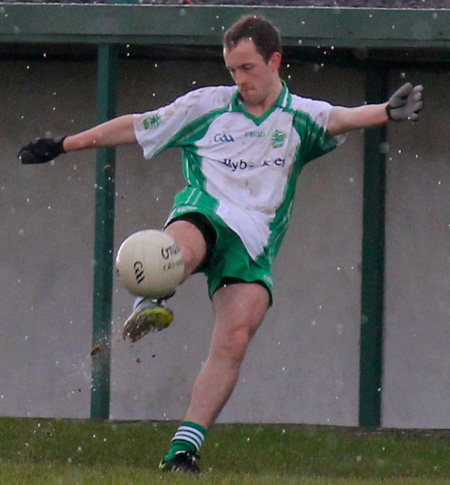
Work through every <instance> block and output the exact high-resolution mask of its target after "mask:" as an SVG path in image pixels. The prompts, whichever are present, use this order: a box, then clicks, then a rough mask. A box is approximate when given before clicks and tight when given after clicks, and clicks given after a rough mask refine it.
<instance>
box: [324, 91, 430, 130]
mask: <svg viewBox="0 0 450 485" xmlns="http://www.w3.org/2000/svg"><path fill="white" fill-rule="evenodd" d="M422 91H423V87H422V86H420V85H417V86H414V87H413V85H412V84H411V83H406V84H404V85H403V86H402V87H401V88H400V89H398V90H397V91H396V92H395V93H394V94H393V95H392V96H391V97H390V98H389V100H388V101H387V102H386V103H382V104H367V105H363V106H357V107H355V108H346V107H343V106H335V107H334V108H333V109H332V110H331V113H330V117H329V120H328V127H327V132H328V134H329V135H331V136H336V135H340V134H342V133H347V132H349V131H352V130H357V129H365V128H370V127H372V126H377V125H382V124H384V123H387V122H388V121H389V120H391V121H407V120H409V121H418V120H419V115H418V113H419V111H420V110H421V109H422V108H423V101H422Z"/></svg>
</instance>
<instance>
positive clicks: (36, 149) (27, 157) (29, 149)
mask: <svg viewBox="0 0 450 485" xmlns="http://www.w3.org/2000/svg"><path fill="white" fill-rule="evenodd" d="M64 138H66V137H65V136H60V137H59V138H39V139H37V140H36V141H32V142H30V143H28V145H25V146H24V147H22V148H21V149H20V151H19V154H18V157H19V160H20V161H21V162H22V163H23V164H24V165H30V164H34V163H45V162H49V161H50V160H53V159H55V158H56V157H57V156H58V155H61V153H66V151H65V150H64V147H63V143H64Z"/></svg>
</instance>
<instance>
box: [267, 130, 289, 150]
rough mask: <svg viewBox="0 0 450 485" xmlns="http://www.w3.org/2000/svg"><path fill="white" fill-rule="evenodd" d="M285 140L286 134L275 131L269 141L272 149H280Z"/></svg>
mask: <svg viewBox="0 0 450 485" xmlns="http://www.w3.org/2000/svg"><path fill="white" fill-rule="evenodd" d="M285 140H286V133H285V132H284V131H280V130H275V131H274V132H273V134H272V138H271V139H270V141H271V143H272V147H273V148H280V147H282V146H283V145H284V142H285Z"/></svg>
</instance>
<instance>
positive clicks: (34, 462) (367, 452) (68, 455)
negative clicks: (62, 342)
mask: <svg viewBox="0 0 450 485" xmlns="http://www.w3.org/2000/svg"><path fill="white" fill-rule="evenodd" d="M175 427H176V426H175V425H173V424H170V423H150V422H137V423H136V422H124V423H123V422H120V423H119V422H95V421H79V420H54V419H34V418H33V419H26V418H3V419H0V484H8V485H10V484H11V485H13V484H21V485H22V484H26V485H28V484H30V485H34V484H36V485H38V484H39V485H44V484H45V485H47V484H64V485H72V484H83V485H87V484H95V485H103V484H111V485H125V484H144V483H145V484H152V483H171V484H172V483H173V484H185V483H191V482H192V483H198V484H202V483H207V484H255V485H256V484H261V485H262V484H264V485H266V484H269V485H270V484H281V483H283V484H301V485H303V484H304V485H324V484H330V485H340V484H342V485H344V484H345V485H354V484H355V485H356V484H364V485H372V484H383V485H388V484H389V485H390V484H402V485H422V484H433V485H438V484H449V485H450V434H449V433H446V432H425V431H424V432H417V431H393V430H385V431H377V432H364V431H359V430H356V429H347V428H340V427H327V426H324V427H321V426H302V425H270V426H269V425H267V426H263V425H218V426H216V427H215V428H213V429H212V430H211V431H210V433H209V435H208V438H207V440H206V443H205V446H204V447H203V449H202V453H201V460H200V462H199V464H200V466H201V468H202V471H203V473H202V475H201V477H200V478H191V477H187V476H186V475H181V476H180V475H173V474H170V475H163V476H162V475H161V473H160V472H159V471H158V469H157V465H158V462H159V460H160V459H161V457H162V456H163V455H164V453H165V452H166V450H167V446H168V444H169V442H170V438H171V437H172V434H173V432H174V430H175Z"/></svg>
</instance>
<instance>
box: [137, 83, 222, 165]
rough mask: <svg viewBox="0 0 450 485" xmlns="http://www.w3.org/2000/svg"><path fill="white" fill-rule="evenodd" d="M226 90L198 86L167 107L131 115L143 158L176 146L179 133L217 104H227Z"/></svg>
mask: <svg viewBox="0 0 450 485" xmlns="http://www.w3.org/2000/svg"><path fill="white" fill-rule="evenodd" d="M228 91H229V89H226V88H225V89H221V88H220V87H218V88H214V87H213V88H211V87H209V88H208V87H207V88H200V89H197V90H195V91H191V92H189V93H187V94H185V95H184V96H181V97H179V98H177V99H176V100H175V101H174V102H173V103H171V104H168V105H167V106H163V107H161V108H158V109H156V110H153V111H147V112H145V113H139V114H134V115H133V126H134V133H135V136H136V140H137V141H138V143H139V145H140V146H141V147H142V150H143V153H144V157H145V158H147V159H149V158H152V157H154V156H155V155H157V154H158V153H159V152H160V151H162V150H163V149H165V148H170V147H173V146H178V145H177V139H178V138H179V136H178V135H179V134H180V133H182V132H183V130H185V128H186V127H187V126H189V125H190V124H192V123H193V122H195V121H196V120H197V119H199V118H201V117H202V116H204V115H205V114H207V113H208V112H209V111H211V110H213V109H214V108H215V107H216V106H218V105H223V104H224V103H225V104H226V102H227V99H226V98H227V95H229V93H228Z"/></svg>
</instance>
